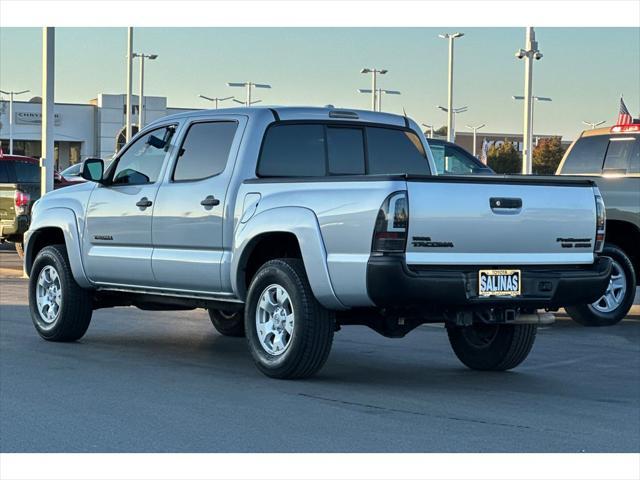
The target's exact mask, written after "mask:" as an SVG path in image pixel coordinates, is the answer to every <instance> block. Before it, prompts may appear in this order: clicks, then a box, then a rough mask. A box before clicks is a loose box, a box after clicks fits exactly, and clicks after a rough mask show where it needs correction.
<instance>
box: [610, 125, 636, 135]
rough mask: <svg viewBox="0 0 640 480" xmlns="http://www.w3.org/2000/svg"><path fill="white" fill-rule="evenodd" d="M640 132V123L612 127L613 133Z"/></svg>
mask: <svg viewBox="0 0 640 480" xmlns="http://www.w3.org/2000/svg"><path fill="white" fill-rule="evenodd" d="M625 132H640V123H632V124H629V125H616V126H615V127H611V133H625Z"/></svg>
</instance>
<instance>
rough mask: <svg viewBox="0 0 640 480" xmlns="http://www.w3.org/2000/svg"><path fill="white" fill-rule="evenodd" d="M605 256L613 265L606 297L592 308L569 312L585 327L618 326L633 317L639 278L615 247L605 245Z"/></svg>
mask: <svg viewBox="0 0 640 480" xmlns="http://www.w3.org/2000/svg"><path fill="white" fill-rule="evenodd" d="M601 255H603V256H605V257H609V258H611V261H612V262H611V277H610V279H609V285H608V286H607V290H606V291H605V292H604V295H602V297H600V298H599V299H598V300H596V301H595V302H593V303H592V304H590V305H576V306H572V307H566V308H565V310H566V311H567V313H568V314H569V315H570V316H571V318H573V319H574V320H575V321H576V322H578V323H579V324H580V325H584V326H585V327H608V326H611V325H615V324H616V323H618V322H619V321H620V320H622V319H623V318H624V317H625V316H626V315H627V313H629V310H631V307H632V306H633V300H634V298H635V295H636V275H635V272H634V269H633V264H632V263H631V260H630V259H629V257H627V255H626V254H625V253H624V252H623V251H622V250H621V249H619V248H618V247H616V246H615V245H612V244H607V245H605V247H604V250H603V251H602V254H601Z"/></svg>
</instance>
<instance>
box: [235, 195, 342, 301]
mask: <svg viewBox="0 0 640 480" xmlns="http://www.w3.org/2000/svg"><path fill="white" fill-rule="evenodd" d="M233 252H234V253H233V256H232V260H231V283H232V288H233V291H234V292H235V294H236V295H237V296H238V298H240V299H242V300H245V299H246V296H247V290H248V286H249V283H250V281H251V278H252V276H253V275H254V274H255V272H256V271H257V270H258V268H259V267H260V265H262V264H263V263H264V262H265V261H268V260H271V259H274V258H281V257H285V258H286V257H288V258H300V259H301V260H302V262H303V265H304V268H305V271H306V274H307V278H308V279H309V285H310V286H311V290H312V292H313V294H314V296H315V297H316V299H317V300H318V302H320V303H321V304H322V305H323V306H324V307H326V308H328V309H332V310H342V309H345V308H346V307H345V306H344V305H343V304H342V303H341V302H340V301H339V300H338V298H337V297H336V295H335V292H334V290H333V286H332V284H331V279H330V277H329V270H328V268H327V253H326V250H325V247H324V242H323V240H322V234H321V231H320V226H319V225H318V219H317V218H316V216H315V213H314V212H313V211H311V210H309V209H307V208H302V207H279V208H273V209H269V210H265V211H263V212H261V213H258V214H256V215H254V216H253V217H252V218H251V219H250V220H249V221H248V222H246V223H244V224H240V226H239V227H238V229H237V231H236V234H235V236H234V248H233Z"/></svg>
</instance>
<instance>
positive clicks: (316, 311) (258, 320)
mask: <svg viewBox="0 0 640 480" xmlns="http://www.w3.org/2000/svg"><path fill="white" fill-rule="evenodd" d="M245 330H246V332H247V341H248V343H249V349H250V350H251V355H252V356H253V360H254V362H255V364H256V366H257V367H258V369H260V371H262V372H263V373H264V374H265V375H267V376H269V377H274V378H306V377H310V376H312V375H313V374H314V373H316V372H317V371H318V370H320V368H322V366H323V365H324V363H325V361H326V360H327V357H328V356H329V351H330V350H331V343H332V342H333V332H334V330H335V317H334V314H333V312H330V311H329V310H327V309H325V308H323V307H322V305H320V304H319V303H318V301H317V300H316V299H315V297H314V296H313V292H312V291H311V287H310V286H309V282H308V280H307V276H306V273H305V270H304V266H303V264H302V261H301V260H298V259H290V258H283V259H277V260H271V261H269V262H267V263H265V264H264V265H263V266H262V267H261V268H260V270H258V272H257V273H256V275H255V276H254V277H253V279H252V280H251V286H250V287H249V293H248V295H247V304H246V310H245Z"/></svg>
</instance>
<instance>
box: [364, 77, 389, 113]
mask: <svg viewBox="0 0 640 480" xmlns="http://www.w3.org/2000/svg"><path fill="white" fill-rule="evenodd" d="M388 71H389V70H387V69H386V68H380V69H378V68H363V69H362V70H360V73H370V74H371V90H370V92H369V93H371V110H372V111H374V112H375V111H376V103H377V102H376V95H377V93H378V90H377V88H378V86H377V80H378V74H380V75H385V74H386V73H387V72H388Z"/></svg>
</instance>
